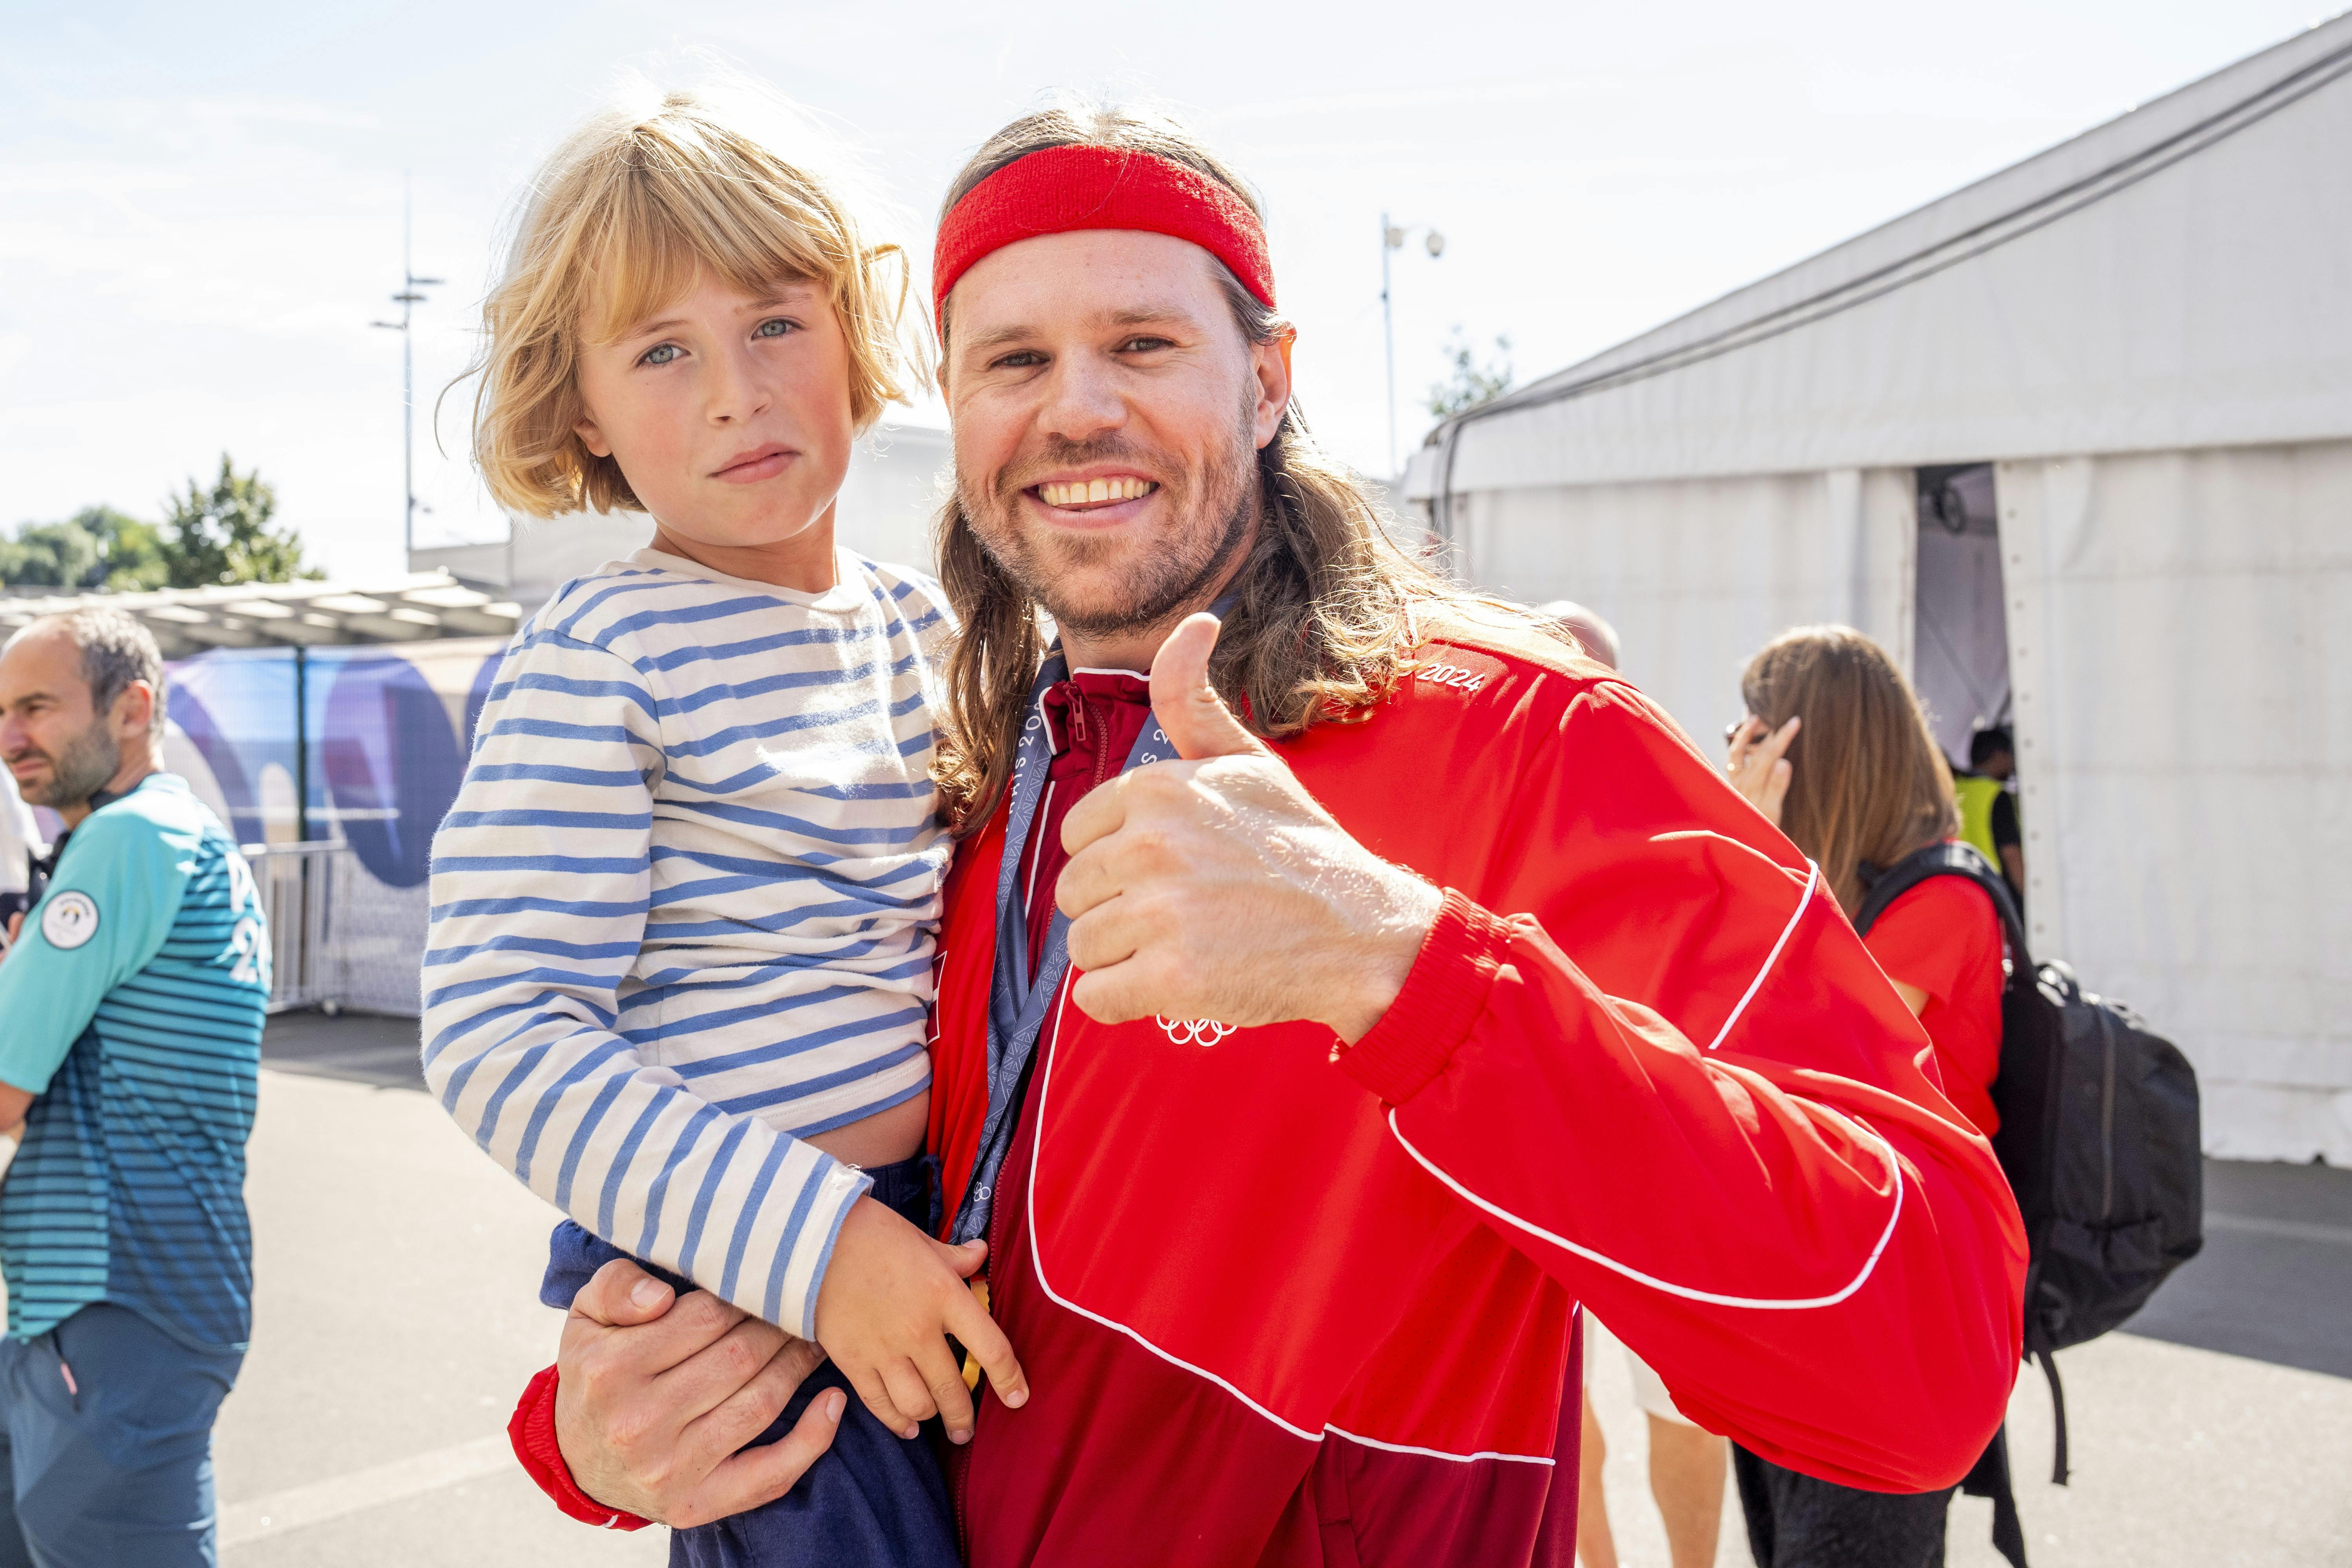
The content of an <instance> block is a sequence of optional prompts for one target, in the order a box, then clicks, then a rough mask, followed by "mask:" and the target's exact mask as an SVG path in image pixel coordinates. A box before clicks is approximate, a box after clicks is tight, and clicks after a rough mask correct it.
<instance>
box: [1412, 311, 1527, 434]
mask: <svg viewBox="0 0 2352 1568" xmlns="http://www.w3.org/2000/svg"><path fill="white" fill-rule="evenodd" d="M1495 353H1496V356H1497V357H1496V358H1495V359H1491V360H1489V361H1487V362H1486V363H1485V364H1480V363H1478V358H1477V355H1476V354H1475V353H1473V352H1472V350H1471V347H1470V339H1469V336H1468V334H1466V333H1465V332H1464V331H1463V330H1462V329H1461V327H1460V326H1458V325H1457V326H1456V327H1455V328H1454V335H1453V336H1452V337H1451V338H1449V339H1448V340H1447V341H1446V345H1445V357H1446V359H1447V360H1448V361H1450V362H1451V363H1452V364H1453V367H1454V373H1453V374H1451V375H1450V376H1448V377H1447V378H1446V379H1445V380H1444V381H1437V382H1432V383H1431V384H1430V387H1429V411H1430V413H1431V414H1433V415H1434V416H1436V417H1438V418H1440V419H1451V418H1453V417H1454V416H1455V415H1456V414H1462V413H1465V412H1467V411H1468V410H1470V409H1473V408H1475V407H1477V406H1478V405H1480V404H1482V403H1492V402H1493V401H1494V400H1495V399H1496V398H1497V397H1500V396H1502V395H1503V394H1505V393H1506V392H1508V391H1509V390H1510V389H1511V340H1510V339H1508V338H1505V337H1497V338H1496V340H1495Z"/></svg>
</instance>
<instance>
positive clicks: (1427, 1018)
mask: <svg viewBox="0 0 2352 1568" xmlns="http://www.w3.org/2000/svg"><path fill="white" fill-rule="evenodd" d="M1511 936H1512V931H1511V923H1510V922H1509V921H1507V920H1504V919H1503V918H1502V917H1501V916H1500V915H1496V914H1495V913H1493V912H1491V911H1489V910H1484V909H1481V908H1480V907H1479V906H1478V905H1476V904H1474V903H1472V902H1471V901H1470V900H1468V899H1465V898H1464V897H1463V896H1462V895H1461V894H1460V893H1457V892H1455V891H1454V889H1451V888H1448V889H1445V901H1444V903H1443V904H1441V905H1440V906H1438V910H1437V919H1436V921H1435V922H1434V923H1433V924H1432V925H1431V926H1430V928H1429V934H1428V935H1427V936H1425V937H1423V938H1422V942H1421V952H1420V954H1419V956H1417V957H1416V958H1414V960H1413V961H1412V970H1411V972H1409V973H1407V974H1406V975H1405V978H1404V987H1403V989H1402V990H1400V991H1399V992H1398V993H1397V997H1396V1000H1395V1001H1394V1002H1391V1003H1390V1004H1389V1010H1388V1011H1387V1012H1386V1013H1383V1014H1381V1021H1380V1022H1379V1023H1377V1024H1375V1025H1373V1026H1371V1028H1370V1031H1369V1032H1368V1033H1366V1034H1365V1036H1364V1037H1363V1038H1362V1039H1360V1040H1358V1041H1357V1042H1356V1043H1355V1044H1354V1045H1352V1046H1350V1047H1348V1048H1347V1049H1346V1050H1345V1051H1343V1052H1341V1053H1340V1056H1339V1066H1340V1067H1341V1068H1343V1069H1345V1070H1346V1072H1347V1074H1348V1076H1349V1077H1350V1078H1352V1079H1355V1080H1356V1081H1357V1082H1358V1083H1360V1084H1362V1085H1363V1086H1364V1087H1365V1088H1366V1089H1370V1090H1371V1091H1372V1092H1373V1093H1374V1094H1377V1095H1379V1096H1380V1097H1381V1100H1385V1101H1387V1102H1388V1103H1389V1104H1391V1105H1402V1104H1404V1103H1405V1102H1406V1101H1407V1100H1411V1099H1412V1097H1413V1096H1414V1095H1416V1094H1419V1093H1420V1092H1421V1091H1422V1090H1423V1089H1426V1088H1428V1087H1429V1085H1430V1083H1431V1081H1432V1080H1433V1079H1435V1078H1436V1077H1437V1075H1438V1074H1439V1073H1442V1072H1444V1070H1445V1064H1446V1063H1447V1062H1449V1061H1451V1060H1453V1059H1454V1049H1455V1047H1458V1046H1460V1045H1461V1044H1462V1042H1463V1041H1464V1040H1465V1039H1468V1038H1469V1037H1470V1030H1471V1027H1472V1026H1474V1025H1475V1024H1476V1023H1477V1021H1478V1015H1479V1014H1480V1013H1482V1012H1484V1011H1485V1010H1486V993H1487V992H1488V991H1489V990H1491V989H1492V988H1493V986H1494V984H1495V976H1496V973H1498V972H1499V971H1500V970H1501V969H1502V967H1503V964H1504V963H1505V953H1506V952H1507V950H1508V949H1509V947H1510V944H1511Z"/></svg>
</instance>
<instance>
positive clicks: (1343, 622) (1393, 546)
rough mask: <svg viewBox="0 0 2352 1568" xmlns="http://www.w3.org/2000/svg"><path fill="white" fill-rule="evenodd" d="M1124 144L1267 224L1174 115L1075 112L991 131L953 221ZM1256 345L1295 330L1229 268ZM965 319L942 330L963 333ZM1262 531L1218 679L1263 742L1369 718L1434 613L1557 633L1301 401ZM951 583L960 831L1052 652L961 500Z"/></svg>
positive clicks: (1264, 502) (944, 516) (951, 544)
mask: <svg viewBox="0 0 2352 1568" xmlns="http://www.w3.org/2000/svg"><path fill="white" fill-rule="evenodd" d="M1068 146H1085V147H1116V148H1122V149H1126V150H1128V151H1130V152H1137V153H1153V154H1156V155H1158V156H1160V157H1162V158H1167V159H1170V160H1171V161H1173V162H1176V163H1182V164H1185V165H1187V166H1188V167H1191V168H1193V169H1197V170H1199V171H1200V172H1201V173H1202V174H1206V175H1208V176H1209V177H1210V178H1211V179H1213V180H1215V181H1217V182H1218V183H1219V184H1223V185H1224V186H1225V187H1227V188H1228V189H1230V190H1232V191H1233V192H1234V193H1235V194H1236V195H1239V196H1240V197H1241V198H1242V200H1244V202H1247V203H1248V204H1249V206H1250V209H1251V211H1253V212H1259V213H1261V216H1262V209H1261V208H1260V206H1259V204H1258V200H1257V197H1256V196H1255V194H1253V193H1252V192H1251V191H1250V189H1249V187H1248V186H1247V185H1246V184H1244V183H1243V181H1242V179H1241V177H1240V176H1239V175H1238V174H1234V172H1233V170H1231V169H1229V168H1228V167H1226V166H1225V164H1224V163H1222V162H1221V161H1219V160H1218V159H1217V158H1216V157H1215V156H1214V155H1213V153H1210V152H1209V151H1208V150H1207V149H1206V148H1205V147H1203V146H1202V144H1201V142H1199V140H1198V139H1197V138H1195V137H1194V136H1193V135H1192V133H1191V132H1188V131H1187V130H1185V128H1184V127H1183V126H1182V125H1181V124H1180V123H1178V122H1177V121H1174V120H1173V119H1171V118H1169V117H1168V116H1165V115H1162V114H1159V113H1156V112H1151V111H1149V110H1136V109H1129V108H1121V107H1116V106H1108V105H1101V104H1095V103H1089V102H1085V101H1083V100H1079V101H1073V102H1070V103H1066V104H1064V105H1061V106H1057V107H1055V108H1053V109H1049V110H1043V111H1041V112H1038V113H1035V114H1031V115H1027V116H1024V118H1022V119H1020V120H1016V121H1013V123H1012V124H1010V125H1008V126H1006V127H1005V128H1004V129H1003V130H1002V131H1000V132H997V133H996V134H995V135H993V136H992V137H990V138H989V139H988V141H987V142H985V143H984V144H983V145H982V147H981V149H980V151H979V152H978V153H974V154H973V155H972V157H971V161H970V162H969V163H966V164H965V165H964V166H963V169H962V172H961V173H960V174H957V175H956V177H955V181H954V183H953V184H950V186H949V188H948V194H947V199H946V201H945V202H944V203H943V204H942V205H941V208H940V212H941V216H942V217H944V216H945V215H946V214H947V213H948V212H950V211H952V210H953V209H954V207H955V205H956V204H957V203H958V202H960V201H961V200H962V199H963V198H964V196H965V195H967V194H968V193H969V192H970V191H971V188H972V187H973V186H974V185H977V184H980V182H981V181H982V180H984V179H986V178H988V176H989V175H991V174H994V173H996V172H997V171H998V170H999V169H1002V168H1003V167H1005V166H1006V165H1007V164H1010V163H1014V162H1016V161H1017V160H1019V159H1021V158H1024V157H1026V156H1028V155H1029V154H1030V153H1038V152H1043V151H1045V149H1047V148H1049V147H1068ZM1218 270H1219V275H1220V277H1221V279H1222V280H1223V285H1224V291H1225V297H1226V300H1227V302H1228V303H1229V304H1230V306H1231V307H1232V310H1233V312H1234V321H1235V322H1236V324H1238V325H1239V327H1240V328H1241V331H1242V333H1243V335H1244V337H1246V338H1247V339H1248V340H1249V341H1250V342H1255V343H1270V342H1274V341H1276V339H1277V338H1278V337H1281V336H1284V335H1286V334H1287V333H1288V332H1289V331H1290V326H1289V323H1288V322H1286V321H1284V320H1283V319H1282V318H1281V317H1280V316H1279V315H1277V314H1276V312H1275V311H1274V310H1270V309H1268V308H1267V307H1266V306H1265V304H1263V303H1261V302H1260V301H1259V300H1257V299H1256V298H1255V296H1253V295H1252V294H1251V293H1250V291H1249V290H1248V289H1246V288H1244V287H1243V285H1242V283H1241V281H1240V280H1239V279H1236V278H1234V276H1233V274H1232V273H1231V272H1230V271H1227V270H1225V269H1224V268H1223V266H1222V264H1219V267H1218ZM953 330H954V329H953V326H952V323H951V322H950V321H947V320H944V319H943V320H942V321H941V322H940V332H941V334H942V337H943V338H945V337H946V336H948V335H950V334H951V333H952V331H953ZM1257 502H1258V516H1259V527H1258V530H1257V536H1256V541H1255V544H1254V545H1253V546H1252V548H1251V552H1250V555H1249V559H1248V560H1247V561H1246V562H1244V563H1243V565H1242V567H1241V569H1240V571H1239V572H1238V573H1237V574H1236V575H1235V576H1234V588H1235V590H1236V591H1237V593H1238V598H1237V601H1236V602H1235V604H1234V607H1233V609H1232V610H1231V611H1230V612H1229V613H1228V614H1227V615H1226V616H1225V617H1224V626H1223V630H1222V631H1221V632H1220V633H1219V635H1218V637H1217V648H1216V653H1215V654H1214V655H1213V658H1211V660H1210V664H1209V679H1210V680H1211V681H1212V682H1213V684H1214V685H1215V687H1216V688H1217V690H1218V691H1219V692H1220V693H1221V694H1222V695H1223V697H1224V699H1225V701H1226V702H1227V703H1228V704H1229V705H1231V706H1232V707H1233V708H1234V711H1235V712H1236V713H1238V714H1240V715H1241V717H1242V719H1243V721H1244V722H1245V723H1246V724H1248V725H1249V726H1250V728H1251V729H1252V730H1254V731H1256V732H1257V733H1258V734H1260V735H1264V736H1266V737H1269V738H1279V737H1282V736H1286V735H1293V734H1297V732H1298V731H1302V730H1304V729H1306V728H1307V726H1308V725H1309V724H1312V723H1315V722H1317V721H1321V720H1339V719H1346V718H1349V717H1355V716H1360V715H1362V714H1364V713H1366V712H1368V711H1369V710H1370V709H1371V708H1372V707H1373V706H1374V705H1375V704H1377V703H1378V702H1379V701H1380V700H1381V698H1382V697H1384V696H1386V695H1387V694H1388V692H1389V691H1390V690H1391V689H1392V688H1393V687H1394V686H1395V684H1396V682H1397V681H1398V680H1399V679H1402V677H1403V676H1404V675H1405V674H1406V673H1407V672H1408V671H1409V669H1410V668H1411V658H1412V651H1413V650H1412V645H1413V642H1414V641H1415V631H1414V621H1415V614H1416V610H1417V609H1418V608H1426V609H1428V610H1442V609H1443V608H1444V607H1447V606H1456V607H1461V608H1465V609H1471V610H1474V611H1475V612H1477V613H1480V614H1483V615H1484V616H1485V617H1486V619H1489V620H1492V619H1495V618H1496V617H1497V616H1500V617H1501V618H1503V619H1506V620H1507V621H1510V622H1513V623H1515V624H1519V625H1525V626H1533V627H1537V628H1538V629H1539V630H1542V631H1544V632H1546V633H1547V634H1550V635H1557V634H1556V632H1554V631H1553V628H1552V627H1551V626H1550V623H1549V622H1546V621H1543V620H1541V619H1540V618H1539V617H1537V616H1533V615H1532V614H1530V613H1528V612H1526V611H1523V610H1520V609H1519V608H1518V607H1517V606H1515V605H1504V604H1502V603H1501V602H1500V601H1496V600H1489V599H1486V598H1483V597H1481V596H1479V595H1472V594H1468V593H1465V591H1463V590H1462V589H1460V588H1458V587H1456V586H1454V584H1452V583H1449V582H1448V581H1446V580H1445V579H1444V577H1441V576H1440V575H1438V574H1436V573H1435V572H1433V571H1432V570H1431V569H1430V567H1429V566H1428V565H1427V564H1426V563H1423V561H1422V560H1420V559H1418V558H1417V557H1415V556H1413V555H1412V554H1409V553H1408V552H1406V551H1405V550H1403V549H1402V548H1401V547H1400V546H1399V545H1398V544H1397V543H1396V542H1395V541H1394V540H1393V539H1392V538H1391V536H1390V534H1389V532H1388V530H1387V529H1386V528H1384V527H1383V526H1382V520H1381V516H1380V514H1379V511H1378V510H1377V509H1376V508H1375V506H1374V505H1373V502H1372V498H1371V497H1370V495H1368V494H1367V493H1366V492H1365V489H1364V487H1363V485H1362V484H1361V482H1360V481H1359V480H1358V479H1357V478H1356V477H1355V476H1354V475H1353V474H1351V473H1349V471H1348V470H1347V469H1345V468H1341V467H1340V466H1339V464H1338V463H1336V462H1334V461H1332V460H1331V458H1328V457H1327V456H1326V455H1325V454H1324V453H1323V451H1322V450H1321V448H1320V447H1318V446H1317V445H1316V443H1315V439H1314V437H1312V436H1310V435H1309V434H1308V433H1307V422H1306V419H1305V417H1304V416H1302V415H1301V414H1300V413H1299V410H1298V405H1297V401H1296V400H1294V401H1293V402H1292V403H1291V405H1290V406H1289V408H1288V409H1287V410H1286V411H1285V413H1284V415H1283V418H1282V424H1281V426H1280V427H1279V428H1277V429H1276V432H1275V435H1274V439H1273V440H1271V441H1269V442H1267V443H1266V445H1265V447H1262V448H1260V449H1259V451H1258V454H1257ZM937 533H938V543H939V559H940V582H941V584H942V585H943V586H944V587H945V588H946V590H947V595H948V599H949V602H950V604H951V605H953V606H954V608H955V612H956V615H957V616H959V617H960V618H961V621H962V624H963V636H962V637H961V640H960V641H959V642H958V643H957V645H956V648H955V651H954V653H953V655H952V656H951V657H950V659H949V661H948V669H947V696H948V701H947V710H946V712H945V713H944V714H943V715H942V716H941V721H940V731H941V733H940V745H939V751H938V753H937V755H938V761H937V763H936V764H935V765H934V767H933V770H932V772H933V776H934V777H936V778H937V779H938V781H939V784H940V792H941V794H942V795H944V796H945V797H946V803H947V806H948V810H949V813H950V820H951V821H953V822H954V823H955V824H956V826H957V831H958V832H960V833H970V832H972V831H974V830H976V829H977V828H978V827H980V826H982V824H984V823H985V822H986V821H987V820H988V818H989V816H990V815H991V814H992V813H993V812H994V810H995V809H996V805H997V803H998V801H999V800H1000V799H1002V798H1003V794H1004V790H1005V786H1006V784H1008V783H1009V781H1010V780H1011V778H1012V774H1013V755H1014V751H1015V748H1016V746H1017V744H1018V742H1019V739H1020V731H1021V723H1022V720H1023V718H1024V713H1023V708H1024V705H1025V703H1026V702H1027V700H1028V695H1029V686H1030V683H1031V681H1032V680H1033V679H1035V676H1036V672H1037V667H1038V664H1039V662H1040V660H1042V659H1043V658H1044V657H1045V631H1044V628H1043V626H1041V625H1040V623H1039V620H1038V615H1037V608H1036V606H1035V605H1033V604H1032V603H1031V602H1030V598H1029V595H1028V592H1027V590H1026V589H1024V588H1023V587H1022V586H1021V584H1019V583H1017V582H1016V581H1014V579H1013V575H1012V574H1010V573H1008V572H1006V571H1005V570H1004V568H1003V566H1001V565H999V564H998V563H997V562H996V561H995V559H994V558H993V557H992V556H991V555H990V554H989V553H988V552H987V550H986V549H985V548H984V547H983V546H982V543H981V541H980V536H979V534H978V533H977V532H976V531H974V530H973V528H972V525H971V518H970V517H969V516H967V515H966V514H965V512H964V510H963V507H962V504H961V500H958V499H956V498H954V497H950V499H949V500H948V501H947V503H946V505H945V507H944V508H943V509H942V510H941V511H940V517H939V521H938V523H937Z"/></svg>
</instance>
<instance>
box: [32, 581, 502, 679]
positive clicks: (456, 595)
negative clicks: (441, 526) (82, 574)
mask: <svg viewBox="0 0 2352 1568" xmlns="http://www.w3.org/2000/svg"><path fill="white" fill-rule="evenodd" d="M86 609H110V610H121V611H123V612H124V613H125V614H128V615H131V616H135V617H136V618H137V619H138V620H139V621H140V622H141V623H142V625H144V626H146V627H147V629H148V630H149V631H151V632H153V633H154V634H155V641H156V643H157V644H158V645H159V646H160V647H162V649H163V657H164V658H187V657H188V656H190V655H191V654H198V653H202V652H204V651H205V649H206V648H215V647H292V646H294V645H296V644H298V643H299V644H304V645H311V644H319V643H385V642H418V641H422V640H425V639H427V638H433V637H482V636H498V637H509V636H512V635H513V633H514V629H515V626H516V625H517V623H518V622H520V620H521V618H522V612H521V608H520V606H519V605H515V604H513V603H511V602H509V601H505V600H502V599H499V598H496V597H494V596H493V595H489V594H486V593H483V592H482V591H481V590H480V589H478V588H472V587H468V586H467V585H466V584H463V583H460V582H459V581H458V580H457V578H455V577H452V576H450V575H449V574H447V573H446V572H417V573H412V574H406V575H404V576H398V577H387V578H384V579H383V580H381V581H375V582H369V583H363V584H347V583H239V584H233V585H231V586H227V587H220V588H181V589H163V590H161V591H159V592H156V593H151V594H26V593H23V592H21V591H19V592H17V593H14V594H10V595H7V596H5V597H0V637H4V636H5V635H7V634H8V633H10V632H13V631H15V630H16V628H17V627H19V626H26V625H28V624H30V623H31V622H32V621H33V620H35V619H37V617H39V616H54V615H58V614H60V613H62V612H64V611H67V610H86Z"/></svg>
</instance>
